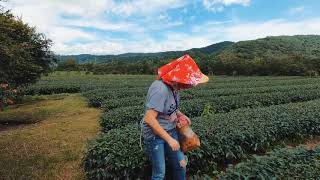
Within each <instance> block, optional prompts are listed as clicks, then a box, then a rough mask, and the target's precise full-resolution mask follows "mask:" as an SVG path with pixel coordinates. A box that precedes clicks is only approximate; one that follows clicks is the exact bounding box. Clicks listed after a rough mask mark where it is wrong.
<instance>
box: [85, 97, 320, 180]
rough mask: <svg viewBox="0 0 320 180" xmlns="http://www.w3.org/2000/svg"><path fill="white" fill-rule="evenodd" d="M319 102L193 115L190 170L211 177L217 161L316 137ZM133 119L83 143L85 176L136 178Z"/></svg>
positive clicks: (139, 157)
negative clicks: (195, 141)
mask: <svg viewBox="0 0 320 180" xmlns="http://www.w3.org/2000/svg"><path fill="white" fill-rule="evenodd" d="M315 109H320V100H317V101H310V102H303V103H293V104H285V105H276V106H270V107H265V108H257V109H240V110H236V111H233V112H229V113H221V114H215V115H212V116H206V117H205V118H204V117H203V118H194V119H193V124H192V128H193V130H194V131H195V132H196V133H197V134H198V135H199V137H200V139H201V147H200V149H197V150H194V151H192V152H189V153H187V155H188V159H189V165H188V171H189V172H190V173H191V174H197V173H198V174H209V175H215V173H216V172H217V163H218V164H230V163H233V162H236V161H239V160H242V159H244V158H248V157H249V156H250V154H253V153H264V152H265V151H266V150H268V149H269V148H270V147H272V146H273V145H275V144H277V143H279V142H280V141H282V140H284V139H289V140H290V139H291V140H292V139H294V138H298V137H308V136H313V135H320V111H315ZM139 133H140V126H139V125H138V123H134V124H129V125H127V126H124V127H121V128H117V129H113V130H110V131H108V132H107V133H104V134H103V135H101V136H100V137H99V138H97V139H96V140H95V141H94V142H92V144H91V146H89V148H88V151H87V153H86V156H85V158H84V167H85V170H86V174H87V177H88V178H89V179H118V178H126V177H130V178H138V177H141V176H146V174H145V172H144V167H146V166H148V162H147V161H146V158H145V157H146V156H145V155H144V152H143V151H141V150H140V149H139Z"/></svg>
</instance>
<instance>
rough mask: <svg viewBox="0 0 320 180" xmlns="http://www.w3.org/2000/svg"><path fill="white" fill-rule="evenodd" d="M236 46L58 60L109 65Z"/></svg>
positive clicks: (211, 46)
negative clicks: (109, 63)
mask: <svg viewBox="0 0 320 180" xmlns="http://www.w3.org/2000/svg"><path fill="white" fill-rule="evenodd" d="M232 44H234V42H230V41H224V42H220V43H215V44H212V45H209V46H206V47H202V48H192V49H189V50H186V51H166V52H156V53H124V54H119V55H91V54H79V55H61V56H60V55H57V59H58V60H60V61H64V60H66V59H74V60H76V61H77V62H78V63H87V62H96V63H107V62H111V61H124V62H136V61H142V60H162V59H170V58H176V57H179V56H182V55H183V54H185V53H190V54H193V53H195V54H203V55H211V54H217V53H219V52H221V51H223V50H224V49H226V48H227V47H229V46H231V45H232Z"/></svg>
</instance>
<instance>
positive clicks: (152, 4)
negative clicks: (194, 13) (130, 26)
mask: <svg viewBox="0 0 320 180" xmlns="http://www.w3.org/2000/svg"><path fill="white" fill-rule="evenodd" d="M186 4H187V1H185V0H152V1H150V0H133V1H129V2H121V3H117V4H114V6H113V7H112V9H111V12H112V13H115V14H120V15H126V16H130V15H144V16H145V15H148V14H156V13H159V12H165V11H167V10H169V9H175V8H179V7H183V6H184V5H186Z"/></svg>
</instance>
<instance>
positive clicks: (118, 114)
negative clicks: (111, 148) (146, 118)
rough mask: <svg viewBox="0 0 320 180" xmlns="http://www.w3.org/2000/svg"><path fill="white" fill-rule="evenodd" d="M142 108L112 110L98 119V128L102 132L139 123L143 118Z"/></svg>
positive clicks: (131, 107) (132, 107)
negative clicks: (99, 127)
mask: <svg viewBox="0 0 320 180" xmlns="http://www.w3.org/2000/svg"><path fill="white" fill-rule="evenodd" d="M143 113H144V107H143V106H130V107H123V108H117V109H113V110H111V111H108V112H105V113H103V115H102V116H101V118H100V126H101V127H102V130H103V131H104V132H107V131H109V130H111V129H115V128H121V127H123V126H126V125H128V124H132V123H135V122H139V121H140V120H141V119H142V118H143V115H144V114H143Z"/></svg>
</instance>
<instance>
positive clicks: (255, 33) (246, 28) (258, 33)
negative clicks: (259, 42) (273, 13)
mask: <svg viewBox="0 0 320 180" xmlns="http://www.w3.org/2000/svg"><path fill="white" fill-rule="evenodd" d="M223 32H224V33H225V34H224V36H225V37H226V38H227V39H231V40H235V41H238V40H247V39H256V38H262V37H266V36H279V35H298V34H301V35H306V34H320V18H315V19H309V20H301V21H288V20H284V19H276V20H270V21H266V22H261V23H244V24H238V25H234V26H230V27H226V28H225V29H224V31H223Z"/></svg>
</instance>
